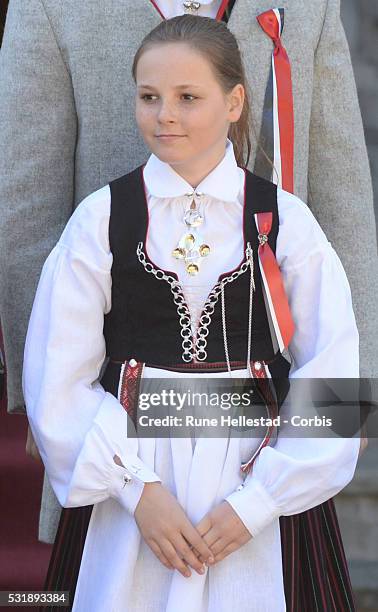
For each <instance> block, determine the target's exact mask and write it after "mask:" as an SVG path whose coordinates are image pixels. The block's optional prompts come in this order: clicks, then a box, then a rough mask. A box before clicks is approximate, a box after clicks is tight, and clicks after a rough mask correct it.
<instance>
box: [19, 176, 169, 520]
mask: <svg viewBox="0 0 378 612" xmlns="http://www.w3.org/2000/svg"><path fill="white" fill-rule="evenodd" d="M109 212H110V190H109V186H106V187H104V188H102V189H100V190H98V191H97V192H95V193H93V194H91V195H90V196H88V197H87V198H86V199H85V200H84V201H83V202H82V203H81V204H80V205H79V206H78V207H77V209H76V210H75V212H74V214H73V215H72V217H71V219H70V221H69V222H68V224H67V226H66V228H65V230H64V232H63V234H62V236H61V238H60V240H59V242H58V244H57V245H56V246H55V248H54V249H53V250H52V251H51V253H50V255H49V256H48V258H47V260H46V262H45V264H44V266H43V269H42V273H41V277H40V280H39V284H38V288H37V293H36V296H35V300H34V304H33V308H32V313H31V317H30V322H29V327H28V332H27V337H26V344H25V352H24V368H23V392H24V397H25V404H26V411H27V416H28V419H29V423H30V427H31V430H32V433H33V436H34V438H35V441H36V444H37V446H38V448H39V451H40V454H41V457H42V460H43V462H44V465H45V468H46V471H47V474H48V476H49V479H50V482H51V485H52V487H53V489H54V492H55V494H56V496H57V498H58V500H59V503H60V504H61V505H62V506H63V507H75V506H86V505H90V504H95V503H98V502H101V501H103V500H105V499H107V498H109V497H113V498H115V499H117V500H118V501H119V502H120V503H121V504H122V505H123V506H124V507H125V508H126V509H127V510H128V511H129V512H132V513H133V512H134V510H135V508H136V505H137V503H138V501H139V499H140V496H141V494H142V492H143V487H144V482H153V481H159V480H160V479H159V477H158V476H157V475H156V474H155V473H154V472H153V471H152V470H151V469H149V467H148V466H147V465H145V464H144V463H143V462H142V461H141V460H140V459H139V457H138V440H137V438H136V437H134V438H133V437H131V436H130V437H128V435H127V433H128V428H130V427H132V422H131V420H130V419H129V417H128V415H127V413H126V411H125V410H124V408H123V407H122V405H121V404H120V403H119V401H118V400H117V398H115V397H114V396H113V395H112V394H110V393H108V392H105V390H104V388H103V387H102V386H101V384H100V382H99V380H98V377H99V373H100V369H101V366H102V364H103V362H104V359H105V339H104V336H103V323H104V314H106V313H108V312H109V311H110V309H111V266H112V254H111V252H110V248H109V239H108V227H109ZM129 431H130V429H129ZM115 455H118V457H119V458H120V459H121V462H122V464H123V466H124V467H122V466H120V465H118V464H116V463H115V461H114V456H115ZM135 472H137V474H136V473H135ZM125 476H126V478H125Z"/></svg>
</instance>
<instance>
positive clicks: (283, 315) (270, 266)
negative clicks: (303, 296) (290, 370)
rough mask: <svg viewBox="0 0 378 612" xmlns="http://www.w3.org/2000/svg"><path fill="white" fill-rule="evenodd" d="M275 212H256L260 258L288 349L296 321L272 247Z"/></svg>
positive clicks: (271, 309) (280, 341) (277, 330)
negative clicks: (270, 237)
mask: <svg viewBox="0 0 378 612" xmlns="http://www.w3.org/2000/svg"><path fill="white" fill-rule="evenodd" d="M272 221H273V213H271V212H264V213H256V214H255V222H256V227H257V230H258V232H259V243H260V244H259V247H258V258H259V267H260V271H261V278H262V281H263V291H264V297H265V299H266V301H267V303H268V306H269V308H268V309H267V310H269V313H270V316H271V318H272V324H273V328H274V332H275V335H276V339H277V343H278V346H279V349H280V351H281V352H282V351H283V350H284V349H286V348H287V347H288V346H289V344H290V341H291V339H292V337H293V334H294V322H293V319H292V316H291V312H290V307H289V302H288V299H287V296H286V292H285V288H284V285H283V282H282V276H281V271H280V269H279V267H278V263H277V260H276V258H275V255H274V253H273V251H272V249H271V248H270V245H269V242H268V237H269V233H270V231H271V229H272Z"/></svg>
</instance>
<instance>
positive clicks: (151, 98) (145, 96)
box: [140, 94, 157, 102]
mask: <svg viewBox="0 0 378 612" xmlns="http://www.w3.org/2000/svg"><path fill="white" fill-rule="evenodd" d="M140 99H141V100H144V101H145V102H154V101H155V100H156V99H157V96H155V95H154V94H142V95H141V96H140Z"/></svg>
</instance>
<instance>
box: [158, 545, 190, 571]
mask: <svg viewBox="0 0 378 612" xmlns="http://www.w3.org/2000/svg"><path fill="white" fill-rule="evenodd" d="M159 545H160V548H161V550H162V552H163V554H164V555H165V557H166V558H167V559H168V561H169V562H170V563H171V564H172V565H173V567H174V569H177V571H178V572H180V574H182V575H183V576H184V577H185V578H190V576H191V575H192V572H191V571H190V569H189V567H188V566H187V564H186V563H185V562H184V561H183V560H182V559H181V558H180V557H179V556H178V554H177V552H176V550H175V547H174V546H173V544H171V542H170V541H169V540H166V539H164V540H162V541H161V542H160V543H159Z"/></svg>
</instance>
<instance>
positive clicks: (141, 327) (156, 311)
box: [104, 167, 287, 369]
mask: <svg viewBox="0 0 378 612" xmlns="http://www.w3.org/2000/svg"><path fill="white" fill-rule="evenodd" d="M245 172H246V181H245V198H244V217H243V219H244V220H243V228H244V257H243V259H242V261H241V262H240V264H239V266H238V267H237V268H236V269H235V270H231V271H225V272H224V273H223V274H222V275H221V276H220V277H219V279H218V282H217V283H216V285H215V286H214V288H213V290H212V291H211V292H210V294H209V297H208V299H207V301H206V303H205V305H204V308H203V312H202V316H201V318H200V323H199V326H198V328H197V334H196V338H194V337H192V332H191V328H190V316H189V311H188V308H187V305H186V303H185V299H184V297H183V293H182V289H181V286H180V284H179V282H178V278H177V275H176V274H175V273H174V272H170V271H166V270H161V269H159V268H158V267H157V266H155V264H154V263H153V262H152V261H151V260H150V259H149V257H148V253H147V251H146V244H145V243H146V234H147V231H148V222H149V218H148V207H147V199H146V194H145V189H144V182H143V167H139V168H137V169H136V170H134V171H133V172H131V173H129V174H127V175H125V176H122V177H120V178H118V179H116V180H114V181H112V182H111V183H110V190H111V215H110V222H109V241H110V249H111V251H112V254H113V266H112V308H111V311H110V312H109V313H108V314H107V315H106V316H105V323H104V336H105V341H106V350H107V356H108V357H109V358H110V359H111V360H114V361H119V362H124V361H126V360H129V359H135V360H137V361H142V362H145V363H147V364H153V365H158V366H160V367H169V366H174V365H177V364H183V363H185V362H186V363H191V364H195V363H196V362H201V363H206V364H208V363H215V362H223V363H224V362H225V348H224V336H223V327H222V309H221V296H220V284H221V282H222V281H223V282H224V281H226V282H225V283H224V300H225V318H226V330H227V332H226V334H227V344H228V351H229V359H230V361H232V362H243V363H246V358H247V348H248V347H247V340H248V317H249V296H250V266H249V263H248V262H247V260H246V249H247V245H248V243H249V244H250V246H251V247H252V250H253V262H254V281H255V291H254V294H253V317H252V334H251V349H250V358H251V360H254V361H265V362H268V363H271V362H275V363H276V365H277V364H278V363H279V362H280V361H281V360H282V359H283V358H282V357H281V356H278V355H276V354H275V351H274V348H273V344H272V339H271V334H270V329H269V323H268V317H267V312H266V308H265V303H264V297H263V292H262V286H261V283H262V279H261V274H260V269H259V265H258V258H257V249H258V244H259V243H258V231H257V228H256V223H255V220H254V214H255V213H257V212H272V213H273V225H272V230H271V232H270V234H269V244H270V247H271V248H272V250H273V252H275V248H276V239H277V233H278V210H277V188H276V185H274V184H273V183H270V182H269V181H267V180H265V179H262V178H260V177H258V176H256V175H254V174H252V173H251V172H249V171H247V170H246V171H245ZM277 357H279V358H278V359H277ZM283 361H284V362H285V363H287V362H286V361H285V360H283ZM272 365H273V364H272ZM281 365H282V361H281ZM280 369H281V368H280Z"/></svg>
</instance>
